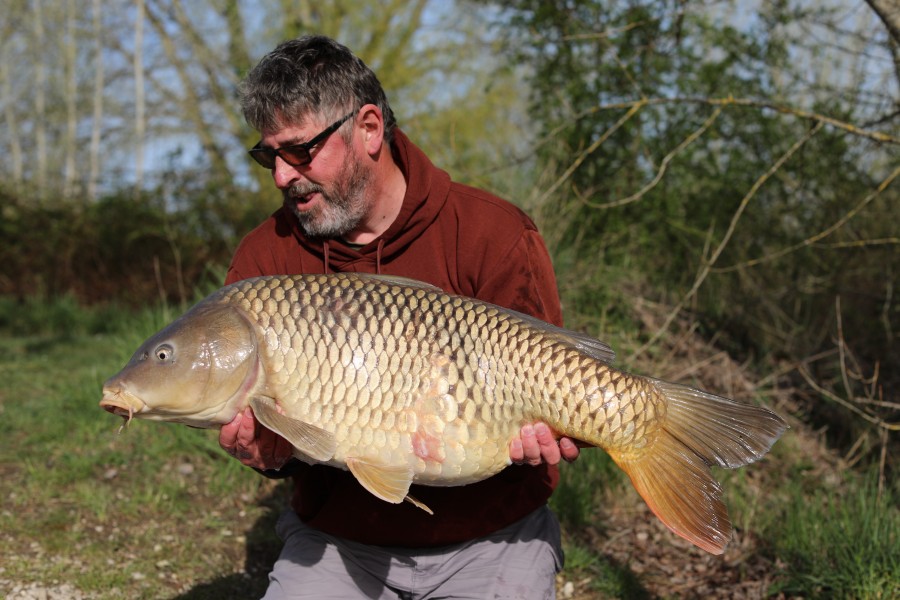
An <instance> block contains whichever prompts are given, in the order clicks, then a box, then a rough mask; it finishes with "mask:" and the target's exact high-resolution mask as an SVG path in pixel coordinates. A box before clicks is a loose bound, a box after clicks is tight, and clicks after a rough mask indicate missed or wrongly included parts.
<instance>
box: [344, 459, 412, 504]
mask: <svg viewBox="0 0 900 600" xmlns="http://www.w3.org/2000/svg"><path fill="white" fill-rule="evenodd" d="M346 462H347V468H348V469H350V472H351V473H353V476H354V477H356V479H357V481H359V483H360V485H362V486H363V487H364V488H366V489H367V490H368V491H369V492H371V493H372V494H373V495H375V496H376V497H378V498H381V499H382V500H384V501H386V502H390V503H392V504H400V503H401V502H403V500H405V499H406V497H407V494H408V493H409V486H410V485H412V478H413V473H412V469H411V468H410V467H409V466H406V465H403V466H394V465H385V464H382V463H379V462H376V461H373V460H369V459H366V458H359V457H353V456H350V457H347V461H346ZM410 502H412V503H413V504H416V505H418V504H419V503H418V501H413V500H410Z"/></svg>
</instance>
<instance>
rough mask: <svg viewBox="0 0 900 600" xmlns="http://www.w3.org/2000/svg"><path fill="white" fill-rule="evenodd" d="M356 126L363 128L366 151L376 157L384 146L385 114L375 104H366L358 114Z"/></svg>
mask: <svg viewBox="0 0 900 600" xmlns="http://www.w3.org/2000/svg"><path fill="white" fill-rule="evenodd" d="M356 126H357V127H360V128H362V130H363V143H364V145H365V149H366V152H367V153H368V155H369V156H371V157H376V156H378V154H379V153H380V152H381V149H382V147H383V146H384V116H383V115H382V114H381V109H380V108H378V107H377V106H375V105H374V104H364V105H363V107H362V108H361V109H360V110H359V114H358V115H357V116H356Z"/></svg>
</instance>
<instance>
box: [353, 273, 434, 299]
mask: <svg viewBox="0 0 900 600" xmlns="http://www.w3.org/2000/svg"><path fill="white" fill-rule="evenodd" d="M359 276H360V277H364V278H366V279H371V280H372V281H380V282H381V283H384V284H386V285H399V286H402V287H406V288H412V289H416V290H425V291H426V292H437V293H439V294H444V293H446V292H444V290H442V289H441V288H439V287H438V286H436V285H432V284H430V283H425V282H424V281H419V280H418V279H410V278H409V277H401V276H399V275H374V274H369V273H366V274H362V273H360V274H359Z"/></svg>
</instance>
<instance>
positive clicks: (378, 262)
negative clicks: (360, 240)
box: [375, 238, 384, 275]
mask: <svg viewBox="0 0 900 600" xmlns="http://www.w3.org/2000/svg"><path fill="white" fill-rule="evenodd" d="M382 250H384V238H378V248H377V249H376V250H375V273H376V274H377V275H381V251H382Z"/></svg>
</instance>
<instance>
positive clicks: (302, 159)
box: [249, 110, 356, 169]
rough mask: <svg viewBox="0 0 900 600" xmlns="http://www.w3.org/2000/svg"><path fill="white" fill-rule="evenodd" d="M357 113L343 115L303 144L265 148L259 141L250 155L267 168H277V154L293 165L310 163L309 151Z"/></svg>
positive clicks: (298, 165) (301, 165)
mask: <svg viewBox="0 0 900 600" xmlns="http://www.w3.org/2000/svg"><path fill="white" fill-rule="evenodd" d="M355 114H356V111H355V110H354V111H353V112H352V113H350V114H349V115H347V116H346V117H342V118H341V119H339V120H337V121H335V122H334V123H332V124H331V125H329V126H328V127H326V128H325V130H324V131H322V133H320V134H318V135H317V136H315V137H314V138H313V139H311V140H309V141H308V142H303V143H302V144H292V145H290V146H282V147H281V148H263V147H262V146H260V144H262V142H259V143H257V144H256V145H255V146H253V147H252V148H250V150H249V153H250V156H252V157H253V160H255V161H256V162H258V163H259V164H261V165H262V166H264V167H265V168H267V169H274V168H275V157H276V156H277V157H280V158H281V160H283V161H284V162H286V163H287V164H289V165H291V166H292V167H303V166H305V165H308V164H309V163H310V162H311V161H312V155H311V154H310V153H309V151H310V150H312V149H313V148H315V147H316V145H318V144H321V143H322V142H324V141H325V139H326V138H327V137H328V136H329V135H331V134H332V133H334V132H335V131H337V130H338V128H339V127H340V126H341V125H343V124H344V121H346V120H347V119H349V118H350V117H352V116H353V115H355Z"/></svg>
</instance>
